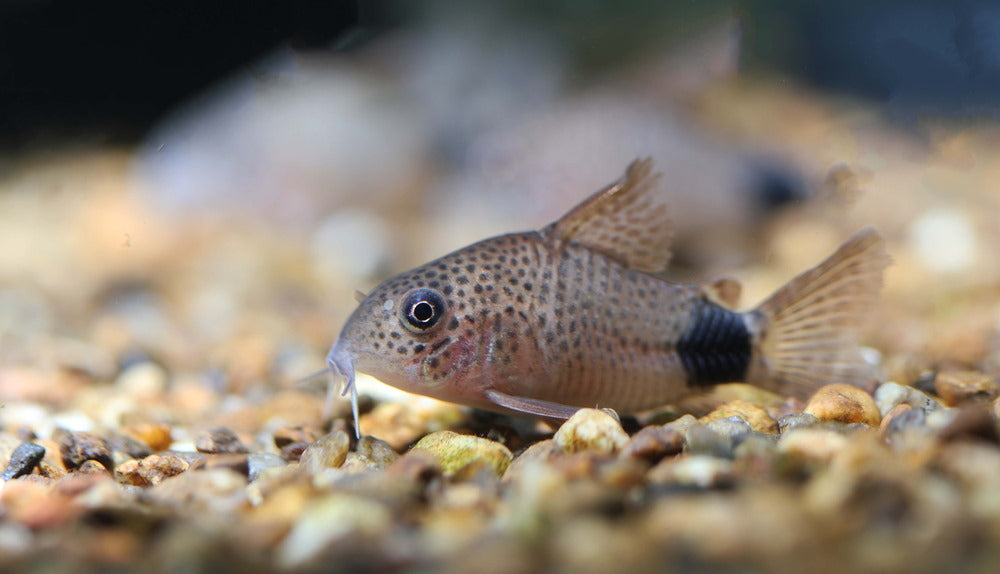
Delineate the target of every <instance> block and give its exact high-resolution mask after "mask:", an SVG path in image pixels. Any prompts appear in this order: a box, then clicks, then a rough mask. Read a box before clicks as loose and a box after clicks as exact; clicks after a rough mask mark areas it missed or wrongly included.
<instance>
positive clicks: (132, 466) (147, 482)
mask: <svg viewBox="0 0 1000 574" xmlns="http://www.w3.org/2000/svg"><path fill="white" fill-rule="evenodd" d="M189 466H190V465H189V464H188V462H187V461H186V460H184V459H183V458H181V457H179V456H177V455H173V454H162V455H161V454H153V455H150V456H147V457H146V458H144V459H141V460H130V461H127V462H124V463H122V464H120V465H118V468H116V469H115V474H116V476H117V478H118V481H119V482H121V483H123V484H129V485H132V486H154V485H157V484H159V483H160V482H162V481H163V479H165V478H169V477H171V476H177V475H178V474H180V473H182V472H184V471H186V470H187V469H188V467H189Z"/></svg>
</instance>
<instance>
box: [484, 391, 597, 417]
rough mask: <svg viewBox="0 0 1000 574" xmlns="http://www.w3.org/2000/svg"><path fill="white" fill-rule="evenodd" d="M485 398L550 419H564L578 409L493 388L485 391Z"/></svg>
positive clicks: (528, 413)
mask: <svg viewBox="0 0 1000 574" xmlns="http://www.w3.org/2000/svg"><path fill="white" fill-rule="evenodd" d="M486 398H487V399H489V400H490V402H491V403H493V404H495V405H497V406H498V407H503V408H505V409H508V410H512V411H517V412H519V413H524V414H527V415H533V416H536V417H545V418H551V419H563V420H565V419H568V418H569V417H571V416H573V415H574V414H576V411H578V410H580V409H579V408H578V407H571V406H568V405H562V404H559V403H553V402H549V401H543V400H540V399H529V398H525V397H515V396H513V395H508V394H506V393H501V392H500V391H495V390H489V391H486Z"/></svg>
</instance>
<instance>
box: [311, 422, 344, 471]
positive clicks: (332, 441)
mask: <svg viewBox="0 0 1000 574" xmlns="http://www.w3.org/2000/svg"><path fill="white" fill-rule="evenodd" d="M350 448H351V437H349V436H348V435H347V433H346V432H344V431H340V430H338V431H334V432H332V433H330V434H328V435H326V436H324V437H322V438H320V439H319V440H317V441H316V442H314V443H312V444H310V445H309V446H308V447H307V448H306V449H305V451H303V452H302V457H301V458H300V459H299V465H300V467H301V468H303V469H305V471H306V472H308V473H309V474H312V475H316V474H320V473H322V472H323V471H324V470H326V469H328V468H338V467H340V465H342V464H344V460H346V459H347V451H348V450H350Z"/></svg>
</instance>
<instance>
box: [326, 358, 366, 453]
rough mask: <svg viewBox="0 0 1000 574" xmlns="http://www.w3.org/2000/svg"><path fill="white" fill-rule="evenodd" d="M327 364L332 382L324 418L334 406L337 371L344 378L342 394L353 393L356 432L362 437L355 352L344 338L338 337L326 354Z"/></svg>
mask: <svg viewBox="0 0 1000 574" xmlns="http://www.w3.org/2000/svg"><path fill="white" fill-rule="evenodd" d="M326 364H327V367H329V371H330V383H329V385H328V386H327V392H326V406H325V408H324V413H323V418H324V419H327V418H329V415H330V412H331V410H332V406H333V400H334V394H335V392H336V391H335V390H334V389H336V388H337V382H336V381H335V380H334V378H333V373H334V372H336V373H337V374H338V375H340V377H341V379H342V380H343V386H342V387H340V389H341V391H340V396H345V395H347V393H350V394H351V412H352V413H353V415H354V434H355V436H356V437H357V438H359V439H360V438H361V427H360V426H359V424H358V386H357V385H356V384H355V380H354V354H353V353H351V351H350V347H349V346H348V344H347V343H346V342H344V340H343V339H338V340H337V342H336V343H334V344H333V347H331V348H330V352H329V353H327V355H326Z"/></svg>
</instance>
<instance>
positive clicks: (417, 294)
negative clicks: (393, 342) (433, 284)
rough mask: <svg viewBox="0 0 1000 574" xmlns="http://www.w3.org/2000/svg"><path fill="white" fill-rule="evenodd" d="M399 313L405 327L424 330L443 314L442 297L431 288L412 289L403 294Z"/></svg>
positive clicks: (437, 321)
mask: <svg viewBox="0 0 1000 574" xmlns="http://www.w3.org/2000/svg"><path fill="white" fill-rule="evenodd" d="M400 313H401V314H402V319H403V325H404V326H405V327H406V328H408V329H410V330H411V331H414V332H417V333H423V332H426V331H427V330H429V329H431V328H433V327H434V326H435V325H437V324H438V323H439V322H440V321H441V317H443V316H444V313H445V306H444V298H443V297H441V294H440V293H438V292H437V291H434V290H433V289H414V290H413V291H410V292H409V293H407V294H406V295H404V296H403V304H402V305H401V306H400Z"/></svg>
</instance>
